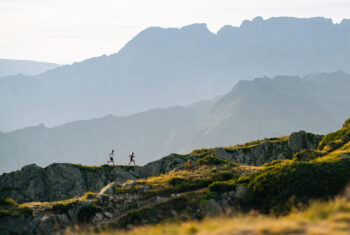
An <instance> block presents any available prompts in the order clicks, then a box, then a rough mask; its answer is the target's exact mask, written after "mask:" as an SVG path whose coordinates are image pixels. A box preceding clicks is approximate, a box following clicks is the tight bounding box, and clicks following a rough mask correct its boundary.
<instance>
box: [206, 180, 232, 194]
mask: <svg viewBox="0 0 350 235" xmlns="http://www.w3.org/2000/svg"><path fill="white" fill-rule="evenodd" d="M236 185H237V182H236V181H235V180H228V181H216V182H214V183H212V184H210V185H209V190H210V191H211V192H220V193H222V192H227V191H233V190H235V189H236Z"/></svg>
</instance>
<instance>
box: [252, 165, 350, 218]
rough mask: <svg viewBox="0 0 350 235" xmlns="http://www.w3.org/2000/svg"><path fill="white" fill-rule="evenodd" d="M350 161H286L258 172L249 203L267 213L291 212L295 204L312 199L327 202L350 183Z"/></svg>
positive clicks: (254, 177) (253, 179)
mask: <svg viewBox="0 0 350 235" xmlns="http://www.w3.org/2000/svg"><path fill="white" fill-rule="evenodd" d="M349 169H350V159H345V158H344V159H334V160H328V161H322V162H321V161H320V162H317V161H312V162H296V161H285V162H283V163H281V164H277V165H274V166H271V167H269V168H266V169H264V170H261V171H259V172H256V173H255V174H254V176H252V179H251V182H250V183H249V184H248V190H249V194H250V197H249V198H250V200H251V201H250V202H249V203H248V204H250V205H251V206H253V207H254V209H258V210H260V211H262V212H265V213H268V212H270V210H271V208H272V209H273V210H275V212H277V213H284V212H288V211H289V210H290V209H291V208H290V205H289V203H290V199H291V198H294V200H295V201H294V202H293V204H294V205H295V204H297V203H307V202H308V201H309V200H310V199H328V198H330V197H333V196H335V195H337V194H339V193H340V192H341V191H342V190H343V189H344V188H345V186H346V184H347V183H348V182H349V181H350V171H349Z"/></svg>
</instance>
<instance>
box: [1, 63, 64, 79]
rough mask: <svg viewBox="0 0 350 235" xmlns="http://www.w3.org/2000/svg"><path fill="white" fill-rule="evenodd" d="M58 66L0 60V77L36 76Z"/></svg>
mask: <svg viewBox="0 0 350 235" xmlns="http://www.w3.org/2000/svg"><path fill="white" fill-rule="evenodd" d="M58 66H59V65H58V64H54V63H45V62H37V61H30V60H9V59H0V77H4V76H10V75H17V74H26V75H37V74H40V73H43V72H46V71H47V70H50V69H54V68H57V67H58Z"/></svg>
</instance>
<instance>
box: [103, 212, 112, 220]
mask: <svg viewBox="0 0 350 235" xmlns="http://www.w3.org/2000/svg"><path fill="white" fill-rule="evenodd" d="M104 216H106V217H107V218H112V217H113V214H112V213H110V212H108V211H106V212H105V213H104Z"/></svg>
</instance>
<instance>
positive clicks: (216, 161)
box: [198, 156, 237, 166]
mask: <svg viewBox="0 0 350 235" xmlns="http://www.w3.org/2000/svg"><path fill="white" fill-rule="evenodd" d="M198 163H199V165H214V166H215V165H224V164H226V165H230V166H237V164H235V163H232V162H229V161H226V160H223V159H221V158H217V157H213V156H206V157H204V158H201V159H199V160H198Z"/></svg>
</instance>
